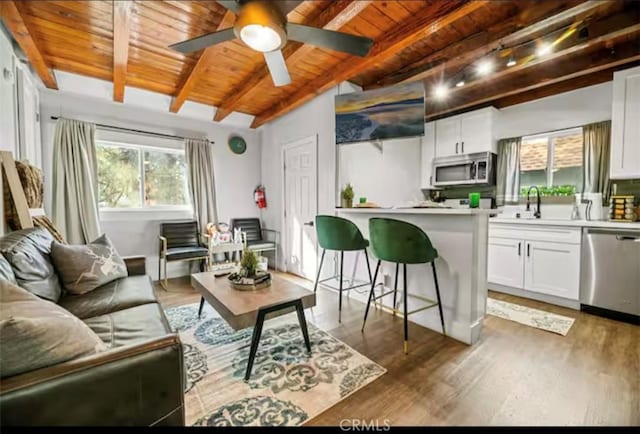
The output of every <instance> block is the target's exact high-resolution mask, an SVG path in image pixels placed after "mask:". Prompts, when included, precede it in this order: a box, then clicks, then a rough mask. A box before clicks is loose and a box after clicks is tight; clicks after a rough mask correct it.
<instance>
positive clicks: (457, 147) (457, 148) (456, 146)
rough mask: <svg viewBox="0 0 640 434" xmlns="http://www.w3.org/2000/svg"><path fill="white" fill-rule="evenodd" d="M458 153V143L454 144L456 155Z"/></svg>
mask: <svg viewBox="0 0 640 434" xmlns="http://www.w3.org/2000/svg"><path fill="white" fill-rule="evenodd" d="M457 153H458V142H456V154H457Z"/></svg>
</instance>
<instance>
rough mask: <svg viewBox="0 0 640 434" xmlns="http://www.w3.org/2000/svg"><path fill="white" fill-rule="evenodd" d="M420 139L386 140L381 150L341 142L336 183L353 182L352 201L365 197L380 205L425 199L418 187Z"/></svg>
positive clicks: (365, 144) (365, 145) (361, 144)
mask: <svg viewBox="0 0 640 434" xmlns="http://www.w3.org/2000/svg"><path fill="white" fill-rule="evenodd" d="M421 147H422V144H421V138H420V137H413V138H407V139H396V140H385V141H384V142H383V143H382V149H378V148H376V147H375V146H374V145H373V144H372V143H369V142H363V143H353V144H349V145H340V146H338V148H337V152H338V167H339V175H338V185H339V186H340V188H342V187H343V186H344V185H345V184H346V183H348V182H349V183H351V185H353V191H354V194H355V196H354V201H355V202H357V201H358V198H359V197H362V196H364V197H366V198H367V201H368V202H375V203H377V204H378V205H380V206H383V207H386V206H393V205H399V204H402V203H405V202H407V203H408V202H415V201H419V200H423V199H424V195H423V194H422V191H421V190H420V163H421V151H422V149H421Z"/></svg>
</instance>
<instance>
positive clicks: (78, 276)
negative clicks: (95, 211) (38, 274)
mask: <svg viewBox="0 0 640 434" xmlns="http://www.w3.org/2000/svg"><path fill="white" fill-rule="evenodd" d="M51 260H52V262H53V265H54V267H55V269H56V272H57V273H58V276H60V280H61V281H62V285H63V286H64V289H65V290H67V291H68V292H70V293H71V294H84V293H86V292H89V291H92V290H94V289H96V288H98V287H99V286H102V285H104V284H106V283H109V282H111V281H113V280H116V279H120V278H122V277H127V266H126V265H125V263H124V261H123V260H122V258H121V257H120V255H119V254H118V252H117V251H116V249H115V247H114V246H113V244H112V243H111V240H109V238H108V237H107V235H106V234H102V235H101V236H100V237H98V238H97V239H96V240H94V241H92V242H90V243H89V244H82V245H74V246H71V245H66V244H62V243H59V242H57V241H54V242H53V243H51Z"/></svg>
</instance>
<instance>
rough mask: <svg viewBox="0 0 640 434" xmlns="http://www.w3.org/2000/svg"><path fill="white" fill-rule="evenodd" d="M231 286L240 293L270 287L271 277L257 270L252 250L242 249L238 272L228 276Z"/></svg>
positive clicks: (256, 259)
mask: <svg viewBox="0 0 640 434" xmlns="http://www.w3.org/2000/svg"><path fill="white" fill-rule="evenodd" d="M229 280H230V281H231V286H232V287H233V288H235V289H238V290H241V291H250V290H256V289H262V288H266V287H267V286H269V285H271V275H270V274H269V273H268V272H266V271H260V270H258V256H257V255H256V253H255V252H254V251H253V250H249V249H244V251H243V252H242V259H241V260H240V270H239V271H238V272H236V273H233V274H230V275H229Z"/></svg>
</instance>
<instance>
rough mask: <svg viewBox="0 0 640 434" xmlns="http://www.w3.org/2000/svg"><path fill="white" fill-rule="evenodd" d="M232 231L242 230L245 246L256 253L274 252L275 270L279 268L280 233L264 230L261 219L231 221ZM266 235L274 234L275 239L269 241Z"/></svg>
mask: <svg viewBox="0 0 640 434" xmlns="http://www.w3.org/2000/svg"><path fill="white" fill-rule="evenodd" d="M230 226H231V231H234V229H236V228H240V230H241V231H242V239H243V242H244V246H245V247H246V248H247V249H249V250H253V251H254V252H256V253H262V252H268V251H273V252H274V262H275V263H274V265H273V268H274V270H275V269H276V267H277V266H278V244H279V243H280V232H278V231H274V230H273V229H264V228H263V227H262V225H261V224H260V219H259V218H236V219H231V224H230ZM265 234H272V235H273V239H272V240H269V239H267V238H266V237H265Z"/></svg>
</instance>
